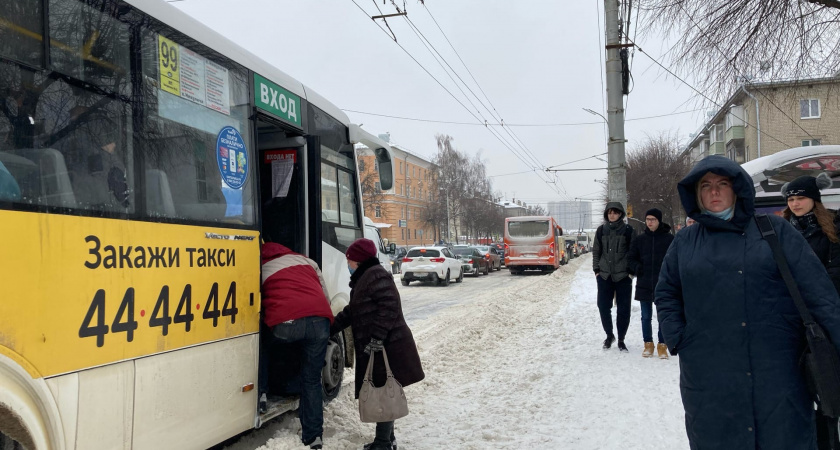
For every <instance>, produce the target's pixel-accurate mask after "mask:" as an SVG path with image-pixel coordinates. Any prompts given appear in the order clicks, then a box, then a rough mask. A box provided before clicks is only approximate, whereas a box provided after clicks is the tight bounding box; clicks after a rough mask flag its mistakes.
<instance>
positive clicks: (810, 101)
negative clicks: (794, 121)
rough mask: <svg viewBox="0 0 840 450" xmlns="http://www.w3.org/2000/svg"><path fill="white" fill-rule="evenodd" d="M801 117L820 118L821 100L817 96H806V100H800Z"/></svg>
mask: <svg viewBox="0 0 840 450" xmlns="http://www.w3.org/2000/svg"><path fill="white" fill-rule="evenodd" d="M799 118H800V119H819V118H820V100H819V99H816V98H806V99H804V100H799Z"/></svg>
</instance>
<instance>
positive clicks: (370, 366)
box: [362, 348, 394, 383]
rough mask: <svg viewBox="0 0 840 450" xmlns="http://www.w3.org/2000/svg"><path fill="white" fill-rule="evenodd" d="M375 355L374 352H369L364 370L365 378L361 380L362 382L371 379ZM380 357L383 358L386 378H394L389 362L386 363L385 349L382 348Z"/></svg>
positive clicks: (386, 354)
mask: <svg viewBox="0 0 840 450" xmlns="http://www.w3.org/2000/svg"><path fill="white" fill-rule="evenodd" d="M374 355H376V352H373V353H371V354H370V358H368V364H367V370H365V378H364V380H362V383H367V382H369V381H370V380H372V379H373V359H374V358H373V357H374ZM382 357H383V358H384V359H385V373H386V374H387V376H388V378H394V372H391V364H390V363H388V353H386V352H385V349H384V348H383V349H382Z"/></svg>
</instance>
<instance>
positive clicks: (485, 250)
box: [476, 247, 490, 253]
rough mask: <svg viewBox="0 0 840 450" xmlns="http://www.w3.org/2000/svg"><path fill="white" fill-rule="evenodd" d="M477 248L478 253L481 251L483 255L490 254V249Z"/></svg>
mask: <svg viewBox="0 0 840 450" xmlns="http://www.w3.org/2000/svg"><path fill="white" fill-rule="evenodd" d="M476 248H477V249H478V251H480V252H481V253H487V252H489V251H490V247H476Z"/></svg>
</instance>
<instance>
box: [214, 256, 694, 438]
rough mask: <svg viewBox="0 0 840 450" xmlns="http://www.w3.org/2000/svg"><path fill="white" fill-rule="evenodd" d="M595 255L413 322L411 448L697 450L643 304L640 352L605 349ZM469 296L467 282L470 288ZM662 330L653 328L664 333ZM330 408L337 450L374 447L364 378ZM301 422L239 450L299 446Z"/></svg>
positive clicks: (407, 429)
mask: <svg viewBox="0 0 840 450" xmlns="http://www.w3.org/2000/svg"><path fill="white" fill-rule="evenodd" d="M590 267H591V258H590V257H589V255H587V256H585V257H581V258H577V259H575V260H573V262H572V263H571V264H570V265H567V266H563V267H561V268H560V270H558V271H557V272H555V273H554V274H552V275H549V276H542V275H525V276H517V277H513V276H510V275H507V274H504V273H500V274H498V275H499V276H505V277H508V279H509V280H510V281H507V280H505V283H504V284H503V287H500V288H496V289H494V290H492V295H487V294H488V292H487V291H484V290H482V289H475V290H474V291H473V293H472V295H474V296H475V297H476V298H475V299H474V300H473V301H469V302H465V303H462V304H458V305H454V306H451V307H448V308H446V309H443V310H441V311H439V312H438V313H437V314H435V315H434V316H432V317H430V318H428V319H425V320H420V321H417V322H415V323H412V324H411V326H412V331H413V332H414V335H415V339H416V341H417V343H418V348H419V350H420V356H421V358H422V360H423V365H424V370H425V371H426V380H424V381H423V382H421V383H419V384H417V385H413V386H409V387H407V388H406V395H407V396H408V399H409V409H410V411H411V413H410V415H409V416H408V417H405V418H403V419H400V420H398V421H397V424H396V435H397V439H398V441H399V444H400V448H401V449H406V450H426V449H440V448H453V447H457V448H464V449H522V448H550V449H561V448H562V449H566V448H569V449H619V448H620V449H636V448H638V449H676V448H687V447H688V443H687V439H686V438H685V429H684V425H683V410H682V404H681V403H680V397H679V388H678V378H679V368H678V361H677V358H676V357H672V358H671V359H670V360H667V361H665V360H659V359H657V358H651V359H645V358H642V357H641V349H642V343H641V341H642V339H641V329H640V325H639V317H640V312H639V308H638V303H636V302H634V305H633V306H634V309H633V317H632V319H631V320H632V322H631V327H630V333H629V334H628V336H627V343H628V346H629V347H630V353H629V354H621V353H619V352H618V350H617V349H615V348H613V350H610V351H604V350H601V348H600V346H601V341H603V339H604V336H603V331H602V330H601V324H600V320H599V318H598V308H597V306H596V302H595V299H596V287H595V286H596V284H595V279H594V275H593V274H592V271H591V269H590ZM464 287H465V288H466V287H467V286H464ZM655 330H656V325H655V324H654V332H655ZM344 379H345V388H344V389H343V391H342V394H341V395H340V397H339V398H338V399H336V400H335V401H333V402H331V403H330V404H329V405H327V407H326V409H325V413H324V415H325V424H324V425H325V433H324V437H325V439H324V441H325V448H327V449H359V448H361V446H362V444H364V443H366V442H370V441H371V440H372V439H373V434H374V425H373V424H362V423H360V422H359V419H358V411H357V406H356V403H355V401H354V400H353V389H352V385H351V383H352V379H353V372H352V370H348V371H346V372H345V376H344ZM299 436H300V425H299V423H298V420H297V417H296V415H295V414H287V415H285V416H284V417H283V418H282V419H281V420H278V421H277V422H276V423H273V424H271V425H268V426H267V427H266V428H264V429H262V430H258V431H256V432H254V433H251V434H249V435H247V436H246V437H244V438H243V439H241V440H240V441H239V442H237V443H236V444H235V445H233V446H232V447H228V448H231V449H253V448H258V449H260V450H263V449H265V450H281V449H300V448H303V447H302V446H301V444H300V438H299Z"/></svg>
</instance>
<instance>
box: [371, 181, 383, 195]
mask: <svg viewBox="0 0 840 450" xmlns="http://www.w3.org/2000/svg"><path fill="white" fill-rule="evenodd" d="M373 190H374V191H375V192H382V184H381V183H379V182H378V181H375V182H374V183H373Z"/></svg>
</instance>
